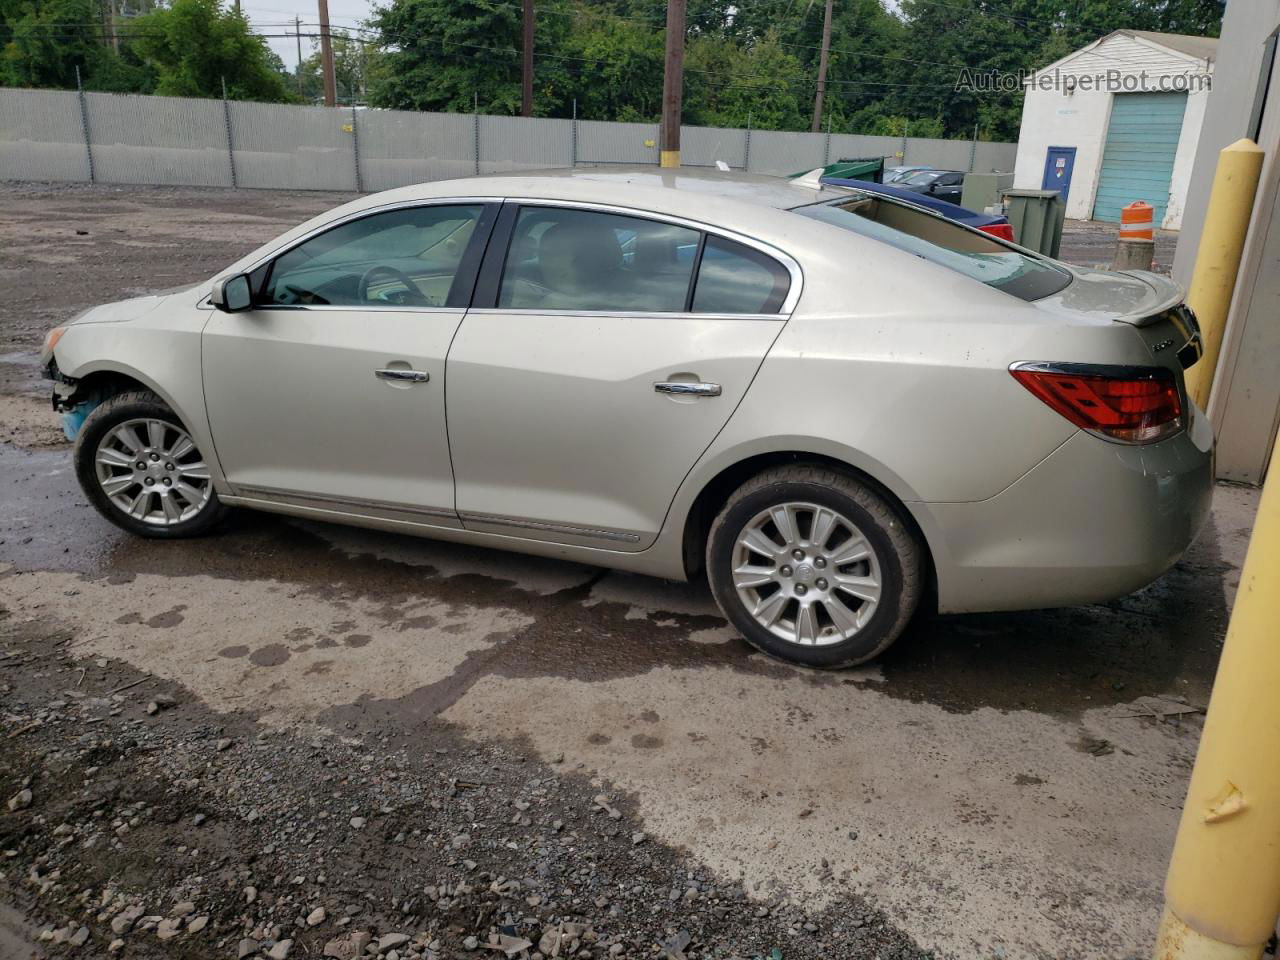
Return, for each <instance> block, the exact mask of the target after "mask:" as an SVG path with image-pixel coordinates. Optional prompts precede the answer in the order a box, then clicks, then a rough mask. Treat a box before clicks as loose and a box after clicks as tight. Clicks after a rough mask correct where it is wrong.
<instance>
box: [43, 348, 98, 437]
mask: <svg viewBox="0 0 1280 960" xmlns="http://www.w3.org/2000/svg"><path fill="white" fill-rule="evenodd" d="M41 375H42V376H43V377H44V378H45V379H46V380H52V381H53V395H52V397H51V398H50V401H51V403H52V405H53V410H54V412H55V413H58V414H60V415H61V416H62V432H63V434H65V435H66V438H67V439H68V440H72V441H74V440H75V438H76V436H77V435H78V434H79V433H80V428H81V427H83V426H84V422H85V420H86V419H88V417H89V414H91V413H93V410H94V408H95V407H97V406H98V404H100V403H102V401H103V400H104V399H105V397H103V396H101V395H100V393H99V391H96V390H93V389H91V388H86V387H85V385H84V384H83V382H82V381H80V380H79V379H77V378H76V377H68V376H66V375H65V374H64V373H62V371H60V370H59V369H58V361H57V360H52V359H51V360H50V361H49V363H48V365H47V366H45V367H44V369H43V370H42V371H41Z"/></svg>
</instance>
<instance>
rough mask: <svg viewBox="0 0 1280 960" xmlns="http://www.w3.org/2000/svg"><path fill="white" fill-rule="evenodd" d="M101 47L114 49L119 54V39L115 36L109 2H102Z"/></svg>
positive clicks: (112, 12)
mask: <svg viewBox="0 0 1280 960" xmlns="http://www.w3.org/2000/svg"><path fill="white" fill-rule="evenodd" d="M101 9H102V45H103V46H104V47H114V48H115V50H116V52H117V53H119V52H120V38H119V37H117V36H116V24H115V11H114V10H113V9H112V6H111V0H102V4H101Z"/></svg>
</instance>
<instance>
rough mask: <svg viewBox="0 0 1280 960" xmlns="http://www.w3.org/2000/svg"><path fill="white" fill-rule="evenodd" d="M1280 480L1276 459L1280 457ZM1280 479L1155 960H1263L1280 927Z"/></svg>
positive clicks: (1221, 686) (1265, 507)
mask: <svg viewBox="0 0 1280 960" xmlns="http://www.w3.org/2000/svg"><path fill="white" fill-rule="evenodd" d="M1272 464H1273V466H1275V467H1276V468H1277V469H1280V458H1277V457H1276V455H1275V454H1274V453H1273V454H1272ZM1277 696H1280V477H1276V476H1273V477H1272V479H1271V482H1270V483H1268V484H1267V485H1266V487H1265V488H1264V489H1263V492H1262V500H1261V502H1260V503H1259V505H1258V516H1257V519H1256V520H1255V521H1254V526H1253V536H1252V538H1251V539H1250V541H1249V552H1248V554H1247V555H1246V556H1245V561H1244V570H1243V571H1242V572H1241V576H1240V588H1239V590H1238V591H1237V593H1236V602H1235V607H1234V609H1233V610H1232V611H1231V625H1230V626H1229V627H1228V628H1227V640H1226V643H1225V644H1224V646H1223V648H1222V659H1221V661H1220V662H1219V664H1218V676H1217V679H1216V680H1215V682H1214V685H1213V696H1212V697H1211V698H1210V700H1209V712H1208V715H1207V716H1206V718H1205V724H1204V735H1203V736H1202V737H1201V738H1200V749H1199V751H1198V753H1197V754H1196V765H1195V770H1194V771H1192V774H1191V784H1190V786H1189V787H1188V789H1187V799H1186V803H1185V805H1184V806H1183V808H1182V822H1181V824H1180V825H1179V826H1178V839H1177V842H1176V843H1175V844H1174V848H1173V857H1172V859H1171V860H1170V862H1169V876H1168V878H1167V879H1166V881H1165V891H1164V892H1165V911H1164V918H1163V919H1162V920H1161V923H1160V933H1159V937H1158V939H1157V941H1156V949H1155V954H1154V956H1155V957H1156V960H1256V958H1258V957H1260V956H1261V955H1262V949H1263V947H1264V946H1265V945H1266V942H1267V940H1268V939H1270V937H1271V933H1272V931H1273V930H1275V924H1276V917H1277V915H1280V704H1278V703H1277V699H1276V698H1277Z"/></svg>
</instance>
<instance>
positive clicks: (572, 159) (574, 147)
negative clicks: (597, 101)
mask: <svg viewBox="0 0 1280 960" xmlns="http://www.w3.org/2000/svg"><path fill="white" fill-rule="evenodd" d="M577 165H578V98H577V97H574V98H573V132H572V142H571V143H570V145H569V166H571V167H576V166H577Z"/></svg>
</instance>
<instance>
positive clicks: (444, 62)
mask: <svg viewBox="0 0 1280 960" xmlns="http://www.w3.org/2000/svg"><path fill="white" fill-rule="evenodd" d="M565 9H566V8H565V5H564V3H563V2H561V0H549V2H544V3H541V4H539V14H538V36H537V46H536V49H537V51H538V53H539V56H538V58H537V60H536V61H535V63H536V70H535V92H534V103H535V104H536V105H537V112H538V113H539V114H541V115H547V114H549V113H554V112H556V111H557V110H558V109H559V108H560V106H561V100H562V99H563V96H564V91H565V88H566V86H567V85H566V84H565V83H564V67H563V64H564V63H565V61H564V60H561V59H556V58H555V57H554V53H555V51H556V50H558V49H559V48H560V47H561V46H562V44H563V41H564V38H565V36H566V34H567V33H568V30H569V18H567V17H565V16H557V15H556V14H557V13H563V12H565ZM370 23H371V25H372V26H373V27H374V29H375V30H376V31H377V33H378V43H379V45H380V46H381V48H382V50H383V52H384V61H383V63H382V64H381V66H380V68H379V69H377V70H375V71H373V72H372V75H371V77H370V83H369V102H370V103H371V104H372V105H374V106H379V107H395V108H398V109H409V110H446V111H454V112H469V111H470V110H471V109H472V106H473V104H474V103H475V102H476V100H477V99H478V101H479V105H480V110H481V112H483V113H504V114H514V113H518V112H519V110H520V63H521V56H520V50H519V47H520V5H519V4H518V3H511V2H509V0H391V2H390V3H388V4H387V5H386V6H384V7H376V8H375V11H374V17H373V19H372V20H371V21H370Z"/></svg>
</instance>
